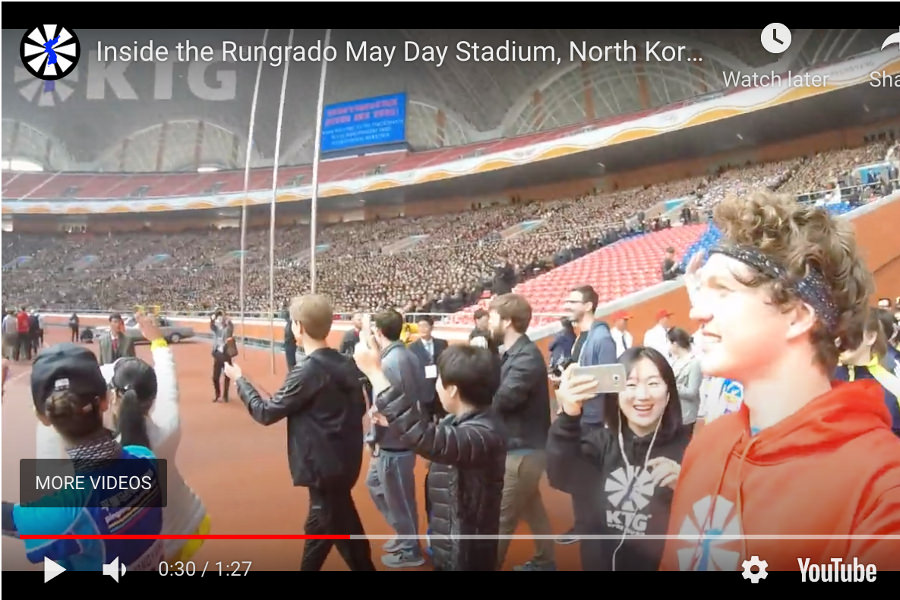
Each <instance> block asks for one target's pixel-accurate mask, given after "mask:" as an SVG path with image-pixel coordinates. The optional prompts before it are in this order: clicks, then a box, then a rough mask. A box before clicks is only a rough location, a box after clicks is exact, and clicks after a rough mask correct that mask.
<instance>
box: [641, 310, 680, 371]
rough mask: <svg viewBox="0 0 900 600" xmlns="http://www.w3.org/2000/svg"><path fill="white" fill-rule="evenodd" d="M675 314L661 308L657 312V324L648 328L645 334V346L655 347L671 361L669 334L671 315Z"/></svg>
mask: <svg viewBox="0 0 900 600" xmlns="http://www.w3.org/2000/svg"><path fill="white" fill-rule="evenodd" d="M673 314H674V313H671V312H669V311H668V310H666V309H665V308H663V309H660V311H659V312H658V313H656V325H654V326H653V327H651V328H650V329H648V330H647V333H645V334H644V346H648V347H650V348H653V349H654V350H656V351H657V352H659V353H660V354H662V355H663V356H665V357H666V358H667V359H668V360H669V362H670V363H671V362H672V358H671V357H670V356H669V338H668V337H667V334H668V332H669V317H671V316H672V315H673Z"/></svg>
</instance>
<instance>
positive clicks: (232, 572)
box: [159, 560, 253, 577]
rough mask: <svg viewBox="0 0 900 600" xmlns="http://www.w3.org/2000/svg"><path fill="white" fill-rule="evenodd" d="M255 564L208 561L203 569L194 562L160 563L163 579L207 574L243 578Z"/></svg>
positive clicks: (250, 562) (251, 562)
mask: <svg viewBox="0 0 900 600" xmlns="http://www.w3.org/2000/svg"><path fill="white" fill-rule="evenodd" d="M252 564H253V561H250V560H243V561H238V560H233V561H228V562H221V561H219V562H214V563H211V562H209V561H206V562H205V563H203V567H202V568H201V567H200V566H199V565H198V564H196V563H194V561H191V560H189V561H178V562H174V563H172V564H169V563H167V562H165V561H163V562H161V563H159V574H160V575H162V576H163V577H167V576H168V577H172V576H174V577H182V576H183V577H194V576H196V575H200V577H203V576H204V575H206V574H207V573H209V574H210V575H217V576H223V575H224V576H226V577H241V576H245V575H247V574H248V573H249V572H250V567H251V565H252Z"/></svg>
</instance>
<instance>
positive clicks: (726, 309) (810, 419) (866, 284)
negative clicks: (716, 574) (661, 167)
mask: <svg viewBox="0 0 900 600" xmlns="http://www.w3.org/2000/svg"><path fill="white" fill-rule="evenodd" d="M715 219H716V222H717V224H718V225H719V227H720V228H721V230H722V234H723V246H720V247H718V248H716V249H714V250H713V251H712V252H711V254H710V257H709V260H708V261H707V262H706V264H705V265H704V266H703V268H702V269H701V270H700V271H699V272H698V273H697V274H696V276H690V275H689V277H688V281H687V285H688V286H690V287H689V291H690V294H691V303H692V305H693V308H692V310H691V317H692V318H693V319H696V320H698V321H700V323H701V324H702V326H701V331H700V334H701V336H702V347H703V353H702V358H701V365H702V370H703V373H704V375H708V376H713V377H724V378H728V379H732V380H737V381H740V382H741V383H742V384H743V389H744V396H743V406H742V407H741V409H740V411H738V412H736V413H733V414H730V415H726V416H724V417H722V418H720V419H717V420H715V421H714V422H712V423H710V424H709V425H708V426H707V427H705V428H703V430H702V431H700V432H699V433H698V434H697V435H696V436H695V438H694V439H693V440H692V442H691V444H690V446H689V447H688V449H687V452H686V454H685V456H684V460H683V462H682V470H681V473H680V477H679V481H678V486H677V489H676V492H675V497H674V500H673V504H672V510H671V518H670V521H669V534H670V535H672V536H684V537H682V538H681V539H669V540H668V541H667V543H666V548H665V551H664V553H663V558H662V562H661V564H660V569H661V570H706V571H712V570H726V571H727V570H740V569H741V568H742V567H743V564H744V561H745V560H749V559H752V557H753V556H757V557H759V560H761V561H766V562H767V563H768V568H769V569H770V570H794V571H796V570H802V567H803V565H809V564H813V565H823V564H830V563H831V560H832V559H843V560H844V561H845V562H847V561H849V562H850V563H853V561H854V559H857V560H858V561H859V562H861V563H867V564H874V565H875V566H876V568H877V569H878V570H900V539H888V538H886V537H885V536H891V535H893V536H897V535H900V442H898V440H897V438H896V437H895V436H894V435H893V434H892V433H891V429H890V425H891V420H890V416H889V414H888V411H887V409H886V408H885V404H884V397H883V394H882V392H881V390H879V389H878V388H877V383H873V382H870V381H858V382H855V383H836V382H832V381H831V380H830V376H831V374H832V373H833V372H834V368H835V365H836V363H837V359H838V355H839V353H840V352H841V350H843V349H846V348H854V347H856V346H857V345H858V344H859V343H860V341H861V340H860V339H858V338H859V332H861V331H862V327H861V324H862V323H863V322H864V320H865V318H866V315H867V310H868V309H867V301H868V298H869V294H871V292H872V289H873V281H872V276H871V274H870V272H869V271H868V270H867V269H866V267H865V265H864V264H863V262H862V260H861V258H860V256H859V254H858V252H857V247H856V242H855V239H854V235H853V231H852V227H851V225H850V224H849V223H847V222H845V221H837V220H835V219H834V218H833V217H831V216H830V215H829V214H828V213H827V212H826V211H824V210H819V209H816V208H815V207H811V206H802V205H799V204H797V203H796V202H794V201H793V200H792V199H788V198H781V197H777V196H774V195H771V194H759V195H754V196H752V197H750V198H742V199H732V200H726V201H723V202H722V203H721V204H720V205H719V206H718V207H717V208H716V213H715ZM695 264H696V263H695ZM689 270H690V269H689ZM854 338H856V339H854ZM689 536H695V537H694V538H690V537H689ZM807 559H808V561H809V562H808V563H807V562H806V561H807Z"/></svg>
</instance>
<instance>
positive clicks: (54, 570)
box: [44, 557, 66, 583]
mask: <svg viewBox="0 0 900 600" xmlns="http://www.w3.org/2000/svg"><path fill="white" fill-rule="evenodd" d="M65 572H66V569H65V567H61V566H59V565H58V564H56V563H55V562H53V561H52V560H50V559H49V558H47V557H44V583H47V582H48V581H50V580H51V579H53V578H54V577H56V576H57V575H59V574H61V573H65Z"/></svg>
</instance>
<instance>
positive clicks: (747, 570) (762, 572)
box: [741, 555, 769, 583]
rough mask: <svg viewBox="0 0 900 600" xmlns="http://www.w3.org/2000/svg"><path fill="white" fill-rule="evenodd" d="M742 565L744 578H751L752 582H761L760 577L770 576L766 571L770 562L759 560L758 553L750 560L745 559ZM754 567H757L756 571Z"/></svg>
mask: <svg viewBox="0 0 900 600" xmlns="http://www.w3.org/2000/svg"><path fill="white" fill-rule="evenodd" d="M741 566H742V567H744V579H749V580H750V583H759V580H760V579H765V578H766V577H768V576H769V574H768V573H767V572H766V569H767V568H768V567H769V563H767V562H766V561H764V560H759V557H758V556H756V555H753V556H752V557H750V560H745V561H744V562H743V563H741ZM753 567H756V569H757V571H756V572H755V573H754V572H753Z"/></svg>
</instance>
